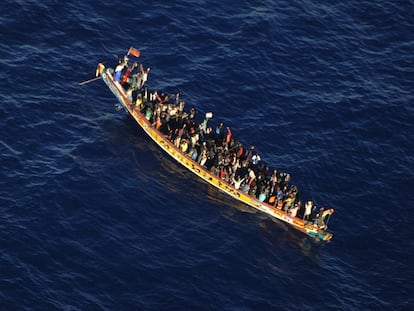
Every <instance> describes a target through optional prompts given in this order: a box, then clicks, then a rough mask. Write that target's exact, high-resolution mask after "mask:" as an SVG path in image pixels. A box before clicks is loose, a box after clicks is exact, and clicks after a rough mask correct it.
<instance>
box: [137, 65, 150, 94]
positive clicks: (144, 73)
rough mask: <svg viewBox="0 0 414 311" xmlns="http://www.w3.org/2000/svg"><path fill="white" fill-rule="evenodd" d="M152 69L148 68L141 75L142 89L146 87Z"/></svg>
mask: <svg viewBox="0 0 414 311" xmlns="http://www.w3.org/2000/svg"><path fill="white" fill-rule="evenodd" d="M150 70H151V68H150V67H148V68H147V69H146V70H144V71H142V74H141V81H140V85H139V88H140V89H142V88H143V87H144V85H145V83H146V82H147V81H148V74H149V72H150Z"/></svg>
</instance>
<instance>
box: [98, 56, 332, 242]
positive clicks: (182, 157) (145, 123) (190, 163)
mask: <svg viewBox="0 0 414 311" xmlns="http://www.w3.org/2000/svg"><path fill="white" fill-rule="evenodd" d="M131 51H132V53H131ZM131 54H132V55H133V56H136V57H138V56H139V51H138V50H136V49H134V48H130V50H129V51H128V54H127V55H131ZM96 75H97V77H99V76H100V77H102V80H103V81H104V82H105V83H106V85H107V86H108V87H109V89H110V90H111V92H112V93H113V94H114V95H115V96H116V98H117V99H118V100H119V102H120V103H121V105H122V107H123V108H124V109H125V110H126V111H127V112H128V113H129V114H130V115H131V116H132V117H133V118H134V119H135V121H136V122H137V123H138V124H139V126H140V127H141V128H142V129H143V130H144V132H145V133H146V134H147V135H148V136H149V137H150V138H151V139H152V140H153V141H154V142H155V143H156V144H158V146H159V147H161V148H162V149H163V150H164V151H165V152H166V153H167V154H168V155H170V156H171V157H172V158H173V159H174V160H176V161H177V162H179V163H180V164H181V165H183V166H184V167H186V168H187V169H188V170H189V171H191V172H193V173H194V174H195V175H197V176H198V177H200V178H201V179H203V180H204V181H205V182H207V183H209V184H210V185H212V186H214V187H216V188H218V189H219V190H221V191H222V192H224V193H226V194H228V195H229V196H231V197H233V198H234V199H236V200H238V201H240V202H243V203H245V204H247V205H249V206H251V207H253V208H255V209H257V210H259V211H261V212H263V213H265V214H267V215H268V216H270V217H271V218H274V219H277V220H280V221H282V222H284V223H287V224H289V225H291V226H292V227H293V228H295V229H297V230H299V231H301V232H303V233H305V234H306V235H308V236H310V237H312V238H314V239H315V240H317V241H329V240H331V238H332V236H333V235H332V233H331V232H328V231H327V226H326V224H325V223H324V225H323V226H320V225H317V224H316V223H315V222H313V221H305V220H303V219H302V218H299V217H292V216H291V215H290V214H289V213H288V212H285V211H284V210H282V209H279V208H277V207H275V206H273V205H272V204H269V203H266V202H262V201H261V200H259V199H258V198H256V197H255V196H251V195H248V193H245V192H242V191H241V190H240V189H236V188H235V187H234V186H233V185H231V184H229V183H227V182H226V181H224V180H223V179H221V178H220V177H218V176H216V175H214V174H213V173H212V172H210V171H209V170H208V169H207V168H206V167H205V166H202V165H200V164H199V163H198V162H197V161H194V160H193V159H192V158H191V157H190V156H189V155H188V154H186V153H184V152H182V151H181V149H180V148H178V147H176V146H175V145H174V143H173V142H172V141H170V139H169V138H168V137H166V135H165V134H164V133H162V132H161V131H159V130H157V129H156V127H154V126H153V124H152V123H151V122H150V121H149V120H148V119H147V118H146V117H145V114H144V113H143V112H141V110H140V109H138V108H137V107H136V106H135V105H134V104H133V102H132V98H131V96H130V95H129V94H128V93H127V91H126V90H125V89H124V87H123V86H122V85H121V84H120V83H119V82H117V81H116V80H115V74H114V69H112V68H106V67H105V66H104V65H103V64H102V63H99V64H98V67H97V72H96ZM331 210H332V212H333V209H331ZM329 216H330V215H329Z"/></svg>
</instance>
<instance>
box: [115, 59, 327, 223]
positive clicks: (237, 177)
mask: <svg viewBox="0 0 414 311" xmlns="http://www.w3.org/2000/svg"><path fill="white" fill-rule="evenodd" d="M128 61H129V58H128V56H125V57H124V58H121V59H119V60H118V65H117V66H116V67H115V71H114V80H115V81H116V82H118V83H119V84H120V85H122V86H123V88H124V90H125V92H126V94H127V96H128V97H129V99H130V100H131V102H132V105H133V107H131V108H133V109H137V110H139V111H140V112H141V113H142V114H143V115H144V116H145V118H146V119H147V120H148V121H149V122H150V123H151V124H152V126H154V127H155V128H156V129H157V130H159V131H160V132H161V133H162V134H164V135H165V136H166V137H168V139H169V140H170V141H171V142H172V143H173V144H174V145H175V146H176V147H177V148H179V149H180V150H181V152H182V153H183V154H186V155H187V156H188V157H190V158H191V159H192V160H194V161H195V162H197V163H198V164H199V165H201V166H203V167H204V168H205V169H207V170H209V171H210V172H211V173H212V174H214V175H215V176H217V177H218V178H220V179H222V180H223V181H225V182H226V183H228V184H229V185H232V186H233V187H234V188H235V189H237V190H240V191H242V192H244V193H246V194H249V195H250V196H254V197H256V198H257V199H258V200H259V201H261V202H265V203H268V204H270V205H273V206H275V207H276V208H278V209H280V210H283V211H284V212H286V213H288V214H289V215H290V216H291V217H300V218H302V219H303V220H305V221H307V222H309V223H313V224H315V225H316V226H317V227H319V228H321V229H323V228H326V226H327V225H326V221H327V217H328V216H329V215H331V214H332V213H333V212H334V211H333V209H324V208H320V209H318V208H316V206H315V204H314V203H313V202H312V201H306V202H303V200H302V196H301V193H300V192H299V190H298V188H297V187H296V185H293V184H291V183H290V181H291V176H290V174H288V173H284V172H279V171H278V170H277V169H274V168H270V167H269V166H267V165H266V164H265V162H264V161H263V160H262V159H261V156H260V154H259V153H258V152H256V151H255V148H254V146H248V147H247V146H245V145H244V144H243V143H241V142H240V141H238V140H237V139H236V138H235V137H234V135H233V133H232V131H231V129H230V127H228V126H225V125H224V124H223V123H222V122H220V123H218V124H217V125H216V126H212V125H210V123H209V120H210V119H211V118H212V116H213V115H212V113H206V114H203V116H202V117H201V118H200V116H199V113H198V111H197V110H196V109H195V108H194V107H191V108H190V109H187V107H186V103H185V101H184V100H182V99H181V97H180V94H179V93H176V94H166V93H164V92H158V91H153V92H152V91H150V90H149V89H148V88H147V87H146V85H145V83H146V82H147V79H148V74H149V71H150V68H147V69H146V70H144V67H143V66H142V64H138V63H137V62H134V63H132V65H129V64H128Z"/></svg>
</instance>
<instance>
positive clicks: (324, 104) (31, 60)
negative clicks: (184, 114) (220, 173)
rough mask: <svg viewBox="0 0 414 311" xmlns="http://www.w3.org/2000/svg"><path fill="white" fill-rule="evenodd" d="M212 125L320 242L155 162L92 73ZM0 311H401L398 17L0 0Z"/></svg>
mask: <svg viewBox="0 0 414 311" xmlns="http://www.w3.org/2000/svg"><path fill="white" fill-rule="evenodd" d="M130 46H133V47H135V48H137V49H139V50H140V51H141V56H140V58H139V61H140V62H141V63H143V64H144V66H145V67H150V68H151V72H150V75H149V81H148V86H149V87H150V88H152V89H158V90H163V91H166V92H171V93H175V92H180V94H181V97H182V98H183V99H184V100H185V102H186V105H187V107H196V108H197V110H198V111H200V112H202V113H204V112H208V111H211V112H213V113H214V118H213V119H212V120H211V122H212V124H215V123H214V122H224V123H225V125H227V126H230V127H231V129H232V131H233V134H234V135H235V136H236V137H237V138H238V140H240V141H241V142H244V143H245V144H247V145H253V146H255V149H256V150H257V151H258V152H259V154H260V155H261V156H262V158H263V159H264V160H265V162H266V163H268V164H269V165H271V166H272V167H276V168H278V169H279V170H281V171H285V172H288V173H290V174H291V176H292V183H294V184H296V185H297V186H298V188H299V190H300V191H301V193H302V195H303V197H305V198H307V199H312V200H314V201H315V202H316V204H317V205H318V206H324V207H330V208H334V209H335V214H334V215H333V217H332V218H331V219H330V221H329V229H330V231H331V232H332V233H333V234H334V237H333V239H332V241H331V242H329V243H326V244H323V245H320V244H317V243H315V242H313V241H312V240H311V239H310V238H308V237H307V236H305V235H304V234H302V233H300V232H298V231H296V230H294V229H292V228H291V227H289V226H286V225H285V224H283V223H281V222H279V221H275V220H272V219H269V218H268V217H267V216H265V215H263V214H261V213H259V212H254V211H253V210H251V209H249V208H248V207H247V206H244V205H243V204H240V203H238V202H235V201H234V200H233V199H231V198H229V197H227V196H226V195H224V194H222V193H220V192H218V191H217V190H216V189H215V188H212V187H211V186H209V185H208V184H206V183H204V182H202V181H200V180H198V179H197V177H196V176H195V175H193V174H191V173H190V172H187V171H186V170H185V169H184V168H182V167H181V166H180V165H179V164H177V163H176V162H175V161H174V160H172V159H170V158H169V157H168V156H167V155H166V154H165V153H164V152H163V151H161V150H160V149H159V148H158V147H157V146H156V145H155V144H154V143H153V142H152V141H151V140H150V139H149V138H148V137H146V136H145V134H144V132H143V131H142V130H141V129H140V128H139V126H138V125H137V124H136V123H135V122H134V121H133V120H132V119H131V118H130V117H129V116H128V115H127V114H126V113H125V111H123V110H119V109H117V101H116V98H115V97H114V96H113V95H112V93H111V92H110V91H109V90H108V89H107V87H106V86H105V84H104V83H103V82H102V81H95V82H93V83H88V84H85V85H83V86H79V82H81V81H85V80H88V79H90V78H93V77H94V76H95V68H96V65H97V63H98V62H102V61H104V62H105V64H107V65H108V66H110V65H112V66H113V65H115V64H116V56H117V55H121V56H122V55H124V54H125V53H126V51H127V50H128V48H129V47H130ZM0 51H1V57H0V69H1V70H0V98H1V105H0V131H1V132H0V133H1V136H0V159H1V160H0V163H1V164H0V310H414V269H413V268H414V265H413V261H414V253H413V249H414V242H413V240H414V239H413V238H414V235H413V225H414V215H413V208H414V195H413V193H414V156H413V154H414V2H413V1H412V0H409V1H384V0H379V1H365V0H362V1H356V0H350V1H342V2H338V1H310V0H302V1H297V0H291V1H265V0H248V1H246V0H244V1H214V0H213V1H203V0H195V1H189V0H185V1H175V2H174V1H107V0H104V1H52V0H45V1H30V0H27V1H11V0H5V1H3V2H2V8H1V13H0Z"/></svg>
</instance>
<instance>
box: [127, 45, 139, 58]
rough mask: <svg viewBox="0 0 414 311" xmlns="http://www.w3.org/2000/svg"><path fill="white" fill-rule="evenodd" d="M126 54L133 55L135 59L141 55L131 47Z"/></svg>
mask: <svg viewBox="0 0 414 311" xmlns="http://www.w3.org/2000/svg"><path fill="white" fill-rule="evenodd" d="M128 54H131V55H134V56H135V57H139V55H141V52H140V51H139V50H137V49H134V48H133V47H132V46H131V47H130V48H129V50H128Z"/></svg>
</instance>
